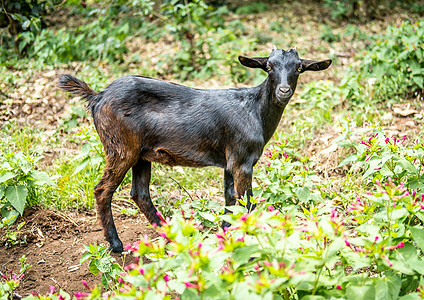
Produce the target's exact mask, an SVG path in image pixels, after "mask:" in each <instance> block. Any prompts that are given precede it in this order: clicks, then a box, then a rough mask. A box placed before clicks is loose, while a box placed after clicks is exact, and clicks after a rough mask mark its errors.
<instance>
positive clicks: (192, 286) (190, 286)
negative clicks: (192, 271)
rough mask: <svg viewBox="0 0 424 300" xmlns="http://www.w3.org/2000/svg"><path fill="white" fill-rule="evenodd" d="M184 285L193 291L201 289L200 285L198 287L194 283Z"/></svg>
mask: <svg viewBox="0 0 424 300" xmlns="http://www.w3.org/2000/svg"><path fill="white" fill-rule="evenodd" d="M184 284H185V286H186V287H188V288H193V289H198V288H199V285H197V284H193V283H191V282H184Z"/></svg>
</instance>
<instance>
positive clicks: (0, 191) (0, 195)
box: [0, 184, 6, 199]
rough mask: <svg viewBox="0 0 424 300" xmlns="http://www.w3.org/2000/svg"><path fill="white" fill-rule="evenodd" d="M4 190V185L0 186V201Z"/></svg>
mask: <svg viewBox="0 0 424 300" xmlns="http://www.w3.org/2000/svg"><path fill="white" fill-rule="evenodd" d="M5 189H6V186H5V185H4V184H2V185H0V199H1V198H3V196H4V190H5Z"/></svg>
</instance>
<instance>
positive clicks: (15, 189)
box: [5, 185, 28, 216]
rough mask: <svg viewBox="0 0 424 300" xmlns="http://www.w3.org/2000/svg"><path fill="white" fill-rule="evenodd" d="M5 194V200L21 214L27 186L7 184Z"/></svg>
mask: <svg viewBox="0 0 424 300" xmlns="http://www.w3.org/2000/svg"><path fill="white" fill-rule="evenodd" d="M5 194H6V199H7V201H9V202H10V204H11V205H12V206H13V208H14V209H16V210H17V211H18V212H19V214H20V215H21V216H22V214H23V212H24V208H25V204H26V198H27V194H28V190H27V187H26V186H24V185H13V186H8V187H7V188H6V192H5Z"/></svg>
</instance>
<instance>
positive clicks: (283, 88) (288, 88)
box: [280, 86, 290, 94]
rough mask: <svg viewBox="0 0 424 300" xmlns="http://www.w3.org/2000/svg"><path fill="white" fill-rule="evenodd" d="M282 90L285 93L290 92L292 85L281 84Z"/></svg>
mask: <svg viewBox="0 0 424 300" xmlns="http://www.w3.org/2000/svg"><path fill="white" fill-rule="evenodd" d="M280 92H282V93H283V94H287V93H288V92H290V87H289V86H280Z"/></svg>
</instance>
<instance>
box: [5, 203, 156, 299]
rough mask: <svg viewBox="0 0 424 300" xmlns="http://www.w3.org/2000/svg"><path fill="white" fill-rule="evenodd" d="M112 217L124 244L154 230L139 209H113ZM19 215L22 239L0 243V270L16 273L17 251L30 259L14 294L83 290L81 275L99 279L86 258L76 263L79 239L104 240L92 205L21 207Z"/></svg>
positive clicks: (128, 259)
mask: <svg viewBox="0 0 424 300" xmlns="http://www.w3.org/2000/svg"><path fill="white" fill-rule="evenodd" d="M114 217H115V218H114V219H115V224H116V227H117V229H118V233H119V236H120V238H121V240H122V242H123V243H124V245H125V244H128V243H132V242H134V241H135V240H136V239H137V238H139V237H140V236H142V235H144V234H147V235H149V236H150V237H154V236H155V234H156V233H155V231H154V230H153V229H152V227H151V226H150V225H149V223H148V221H147V219H146V218H145V217H144V216H143V215H141V214H137V215H136V216H127V215H123V214H121V213H119V212H118V211H114ZM22 221H25V222H26V224H25V225H24V227H22V229H21V230H20V234H19V236H18V237H19V238H20V239H23V238H24V237H25V238H26V242H27V243H26V244H23V245H16V246H13V247H10V248H6V247H4V246H3V247H0V272H2V273H6V272H9V270H13V271H14V272H15V273H18V272H19V269H20V262H19V258H21V257H22V256H23V255H25V256H26V258H27V261H26V263H27V264H30V265H32V267H31V268H30V269H29V270H28V271H26V272H25V275H24V277H23V279H22V281H21V283H20V286H19V287H18V288H17V289H16V291H15V292H16V294H15V298H20V297H24V296H27V295H29V294H30V293H31V292H36V293H38V294H40V295H44V294H47V293H48V292H49V290H50V286H54V287H55V288H56V290H59V289H63V290H64V291H66V292H68V293H71V294H72V293H75V292H87V289H86V288H85V287H84V285H82V283H81V281H82V280H85V281H87V283H88V284H89V286H95V285H97V284H99V283H100V275H98V276H97V277H96V276H94V275H92V274H91V273H90V271H89V269H88V262H85V263H84V264H83V265H80V263H79V261H80V259H81V257H82V255H83V253H84V245H89V244H94V243H96V244H101V243H104V244H107V243H106V242H105V240H104V237H103V232H102V230H101V226H100V224H99V222H98V221H97V217H96V213H95V211H93V210H92V211H84V212H65V213H62V212H57V211H52V210H46V209H41V208H38V209H37V208H36V209H30V210H27V211H26V212H25V215H24V217H23V218H22V219H19V222H22ZM19 222H17V223H19ZM0 235H1V234H0ZM114 257H115V258H116V261H117V262H118V263H119V264H121V265H122V264H123V265H128V264H130V263H132V262H134V258H133V257H132V256H131V255H125V254H124V255H121V256H119V255H115V256H114Z"/></svg>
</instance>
